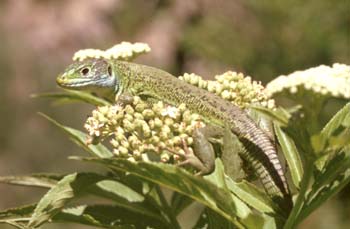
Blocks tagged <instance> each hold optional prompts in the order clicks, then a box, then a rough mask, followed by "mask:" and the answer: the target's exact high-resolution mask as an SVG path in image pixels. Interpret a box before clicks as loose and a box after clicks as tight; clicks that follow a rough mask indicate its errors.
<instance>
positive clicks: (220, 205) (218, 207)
mask: <svg viewBox="0 0 350 229" xmlns="http://www.w3.org/2000/svg"><path fill="white" fill-rule="evenodd" d="M76 159H80V160H84V161H90V162H95V163H100V164H103V165H107V166H108V167H111V168H113V169H117V170H122V171H126V172H129V173H131V174H133V175H135V176H139V177H141V178H143V179H145V180H148V181H151V182H154V183H156V184H159V185H163V186H165V187H167V188H169V189H171V190H174V191H177V192H179V193H182V194H184V195H187V196H189V197H191V198H193V199H195V200H197V201H198V202H200V203H203V204H204V205H206V206H208V207H210V208H211V209H213V210H214V211H216V212H217V213H219V214H220V215H222V216H223V217H224V218H226V219H227V220H229V221H231V222H232V223H234V224H235V225H236V226H238V227H239V228H242V226H243V225H242V224H241V223H240V222H238V221H237V219H236V215H237V209H236V206H235V204H234V202H233V201H232V199H231V194H230V193H229V192H227V191H226V190H224V189H221V188H218V187H217V186H215V185H213V184H212V183H211V182H209V181H206V180H204V179H203V178H201V177H197V176H194V175H192V174H190V173H188V172H187V171H185V170H183V169H180V168H177V167H175V166H170V165H167V164H162V163H145V162H138V163H134V162H130V161H128V160H124V159H117V158H78V157H76Z"/></svg>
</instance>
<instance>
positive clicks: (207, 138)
mask: <svg viewBox="0 0 350 229" xmlns="http://www.w3.org/2000/svg"><path fill="white" fill-rule="evenodd" d="M223 134H224V131H223V128H221V127H218V126H214V125H207V126H205V127H201V128H197V129H195V130H194V132H193V151H194V152H193V153H192V156H191V157H195V158H196V160H193V159H192V160H188V162H187V164H190V165H192V166H193V167H194V168H196V169H197V170H198V173H197V175H206V174H209V173H211V172H213V171H214V169H215V151H214V147H213V145H212V139H219V138H220V139H221V138H222V137H223Z"/></svg>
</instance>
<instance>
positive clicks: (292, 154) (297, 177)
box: [274, 124, 304, 189]
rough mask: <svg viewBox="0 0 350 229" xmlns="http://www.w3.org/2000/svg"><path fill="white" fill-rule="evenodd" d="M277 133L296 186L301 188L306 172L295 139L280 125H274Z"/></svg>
mask: <svg viewBox="0 0 350 229" xmlns="http://www.w3.org/2000/svg"><path fill="white" fill-rule="evenodd" d="M274 127H275V133H276V136H277V139H278V142H279V143H280V145H281V147H282V151H283V155H284V157H285V158H286V161H287V164H288V167H289V169H290V173H291V176H292V180H293V183H294V185H295V187H297V188H298V189H299V188H300V182H301V179H302V177H303V174H304V170H303V166H302V162H301V158H300V154H299V152H298V149H297V147H296V146H295V143H294V141H293V139H291V138H290V137H289V136H288V135H287V134H286V133H284V131H283V130H282V129H281V127H280V126H279V125H277V124H276V125H274Z"/></svg>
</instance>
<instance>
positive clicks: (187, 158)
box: [164, 139, 206, 176]
mask: <svg viewBox="0 0 350 229" xmlns="http://www.w3.org/2000/svg"><path fill="white" fill-rule="evenodd" d="M181 142H182V146H183V150H184V151H185V154H182V153H179V152H177V151H176V150H174V149H171V148H169V147H165V148H164V149H165V150H167V151H169V152H170V153H172V154H174V155H178V156H180V157H181V158H184V161H182V162H180V163H179V164H178V165H179V166H184V165H191V166H193V167H194V168H196V169H197V170H199V172H197V173H196V174H195V175H196V176H199V175H204V174H206V172H205V171H206V168H205V167H204V165H203V162H202V161H201V160H199V158H198V157H197V156H196V155H195V154H194V153H193V151H192V150H190V149H189V148H188V145H187V143H186V141H185V140H184V139H181Z"/></svg>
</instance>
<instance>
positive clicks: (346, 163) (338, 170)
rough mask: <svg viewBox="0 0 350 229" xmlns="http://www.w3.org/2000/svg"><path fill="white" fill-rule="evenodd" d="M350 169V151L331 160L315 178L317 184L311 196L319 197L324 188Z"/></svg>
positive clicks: (313, 186) (313, 187) (336, 155)
mask: <svg viewBox="0 0 350 229" xmlns="http://www.w3.org/2000/svg"><path fill="white" fill-rule="evenodd" d="M349 168H350V151H349V152H340V153H337V154H335V155H334V157H333V158H332V159H331V160H329V161H328V162H327V163H326V165H325V167H324V168H323V170H322V171H321V172H320V173H319V174H318V175H317V176H316V177H315V183H314V184H313V185H312V187H311V191H310V194H309V196H312V195H318V194H317V192H318V191H319V189H320V188H322V187H323V186H327V185H329V184H330V183H331V182H333V181H334V179H335V178H336V177H338V176H339V174H342V173H344V172H345V171H346V170H348V169H349Z"/></svg>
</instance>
